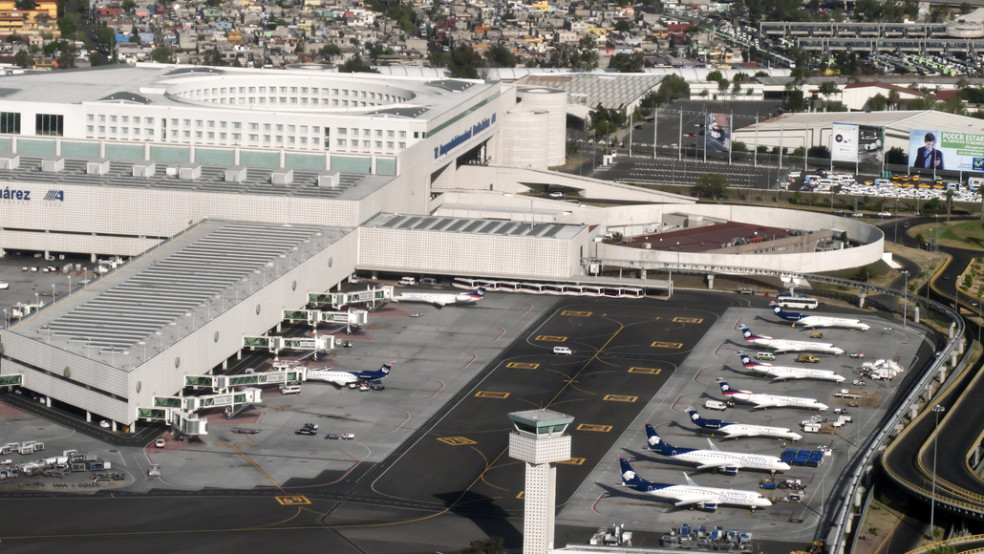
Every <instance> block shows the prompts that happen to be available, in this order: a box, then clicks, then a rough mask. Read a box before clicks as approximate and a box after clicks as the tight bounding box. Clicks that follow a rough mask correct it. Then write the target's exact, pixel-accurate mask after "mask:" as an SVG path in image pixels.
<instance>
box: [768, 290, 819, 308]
mask: <svg viewBox="0 0 984 554" xmlns="http://www.w3.org/2000/svg"><path fill="white" fill-rule="evenodd" d="M776 304H778V305H779V306H780V307H781V308H794V309H797V310H815V309H817V306H819V305H820V302H819V301H818V300H817V299H816V298H811V297H809V296H800V295H797V296H789V295H788V294H786V295H779V297H778V298H776Z"/></svg>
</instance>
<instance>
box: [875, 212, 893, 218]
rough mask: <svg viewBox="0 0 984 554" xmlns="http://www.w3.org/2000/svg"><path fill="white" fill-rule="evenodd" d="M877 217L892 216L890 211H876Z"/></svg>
mask: <svg viewBox="0 0 984 554" xmlns="http://www.w3.org/2000/svg"><path fill="white" fill-rule="evenodd" d="M878 217H892V212H878Z"/></svg>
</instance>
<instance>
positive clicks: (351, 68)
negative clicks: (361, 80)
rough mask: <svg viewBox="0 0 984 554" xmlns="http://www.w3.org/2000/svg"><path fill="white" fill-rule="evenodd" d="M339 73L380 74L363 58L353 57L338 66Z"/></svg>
mask: <svg viewBox="0 0 984 554" xmlns="http://www.w3.org/2000/svg"><path fill="white" fill-rule="evenodd" d="M338 72H339V73H379V72H378V71H376V70H375V69H373V67H372V65H370V64H369V62H367V61H365V60H363V59H362V57H361V56H353V57H351V58H349V59H347V60H345V63H343V64H342V65H340V66H338Z"/></svg>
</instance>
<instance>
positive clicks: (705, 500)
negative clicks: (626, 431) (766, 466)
mask: <svg viewBox="0 0 984 554" xmlns="http://www.w3.org/2000/svg"><path fill="white" fill-rule="evenodd" d="M618 461H619V463H620V464H621V466H622V484H623V485H625V486H627V487H629V488H631V489H633V490H636V491H639V492H642V493H646V494H650V495H653V496H655V497H657V498H662V499H665V500H669V501H670V502H672V503H673V505H674V506H676V507H681V506H691V509H692V507H693V506H697V507H699V508H700V509H701V510H707V511H709V512H713V511H715V510H717V507H718V505H719V504H729V505H732V506H747V507H748V508H750V509H751V510H753V511H754V510H755V508H767V507H769V506H771V505H772V503H771V502H769V500H768V499H767V498H765V497H764V496H762V495H761V494H759V493H757V492H752V491H743V490H737V489H720V488H716V487H702V486H700V485H698V484H697V483H694V481H693V479H691V478H690V476H689V475H687V474H686V473H684V474H683V476H684V477H685V478H686V479H687V484H686V485H673V484H670V483H654V482H652V481H646V480H645V479H643V478H642V477H639V475H637V474H636V472H635V470H634V469H632V465H631V464H629V461H628V460H626V459H625V458H619V459H618Z"/></svg>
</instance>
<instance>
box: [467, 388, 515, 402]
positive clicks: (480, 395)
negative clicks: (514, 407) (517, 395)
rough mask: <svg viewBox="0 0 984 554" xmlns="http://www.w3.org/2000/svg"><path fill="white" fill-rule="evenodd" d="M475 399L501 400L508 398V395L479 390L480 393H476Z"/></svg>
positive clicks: (506, 393)
mask: <svg viewBox="0 0 984 554" xmlns="http://www.w3.org/2000/svg"><path fill="white" fill-rule="evenodd" d="M475 398H498V399H500V400H501V399H503V398H509V393H508V392H495V391H490V390H480V391H478V392H476V393H475Z"/></svg>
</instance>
